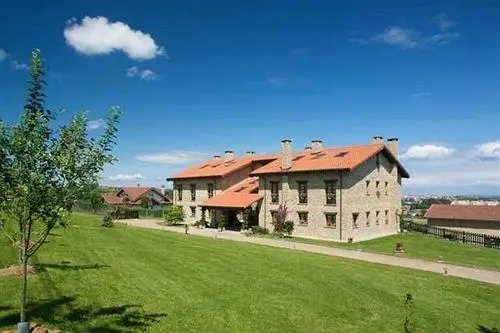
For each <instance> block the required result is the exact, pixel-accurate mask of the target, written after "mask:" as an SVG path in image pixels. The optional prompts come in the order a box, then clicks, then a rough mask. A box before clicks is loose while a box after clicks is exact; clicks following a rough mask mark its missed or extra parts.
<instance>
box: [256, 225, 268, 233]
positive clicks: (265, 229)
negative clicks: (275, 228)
mask: <svg viewBox="0 0 500 333" xmlns="http://www.w3.org/2000/svg"><path fill="white" fill-rule="evenodd" d="M252 233H253V234H254V235H267V234H269V229H267V228H262V227H261V226H258V225H254V226H253V227H252Z"/></svg>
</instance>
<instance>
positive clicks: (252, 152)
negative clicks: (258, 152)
mask: <svg viewBox="0 0 500 333" xmlns="http://www.w3.org/2000/svg"><path fill="white" fill-rule="evenodd" d="M246 156H248V157H254V156H255V152H254V151H251V150H249V151H247V153H246Z"/></svg>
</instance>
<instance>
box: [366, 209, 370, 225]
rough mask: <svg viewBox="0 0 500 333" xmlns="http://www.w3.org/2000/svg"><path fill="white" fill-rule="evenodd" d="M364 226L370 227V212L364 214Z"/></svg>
mask: <svg viewBox="0 0 500 333" xmlns="http://www.w3.org/2000/svg"><path fill="white" fill-rule="evenodd" d="M366 226H367V227H369V226H370V212H366Z"/></svg>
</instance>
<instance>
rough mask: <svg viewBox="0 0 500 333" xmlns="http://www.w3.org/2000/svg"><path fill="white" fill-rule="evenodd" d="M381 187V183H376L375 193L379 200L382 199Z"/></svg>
mask: <svg viewBox="0 0 500 333" xmlns="http://www.w3.org/2000/svg"><path fill="white" fill-rule="evenodd" d="M379 186H380V181H378V180H377V181H375V193H376V195H377V198H380V191H379Z"/></svg>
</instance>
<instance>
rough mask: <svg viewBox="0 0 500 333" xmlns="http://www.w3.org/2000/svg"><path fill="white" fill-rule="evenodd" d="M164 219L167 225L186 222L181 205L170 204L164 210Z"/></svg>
mask: <svg viewBox="0 0 500 333" xmlns="http://www.w3.org/2000/svg"><path fill="white" fill-rule="evenodd" d="M163 220H164V221H165V223H166V224H167V225H172V224H176V223H182V222H184V210H183V209H182V207H181V206H169V207H167V209H165V211H164V212H163Z"/></svg>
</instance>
